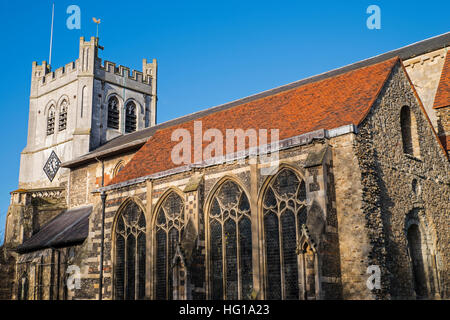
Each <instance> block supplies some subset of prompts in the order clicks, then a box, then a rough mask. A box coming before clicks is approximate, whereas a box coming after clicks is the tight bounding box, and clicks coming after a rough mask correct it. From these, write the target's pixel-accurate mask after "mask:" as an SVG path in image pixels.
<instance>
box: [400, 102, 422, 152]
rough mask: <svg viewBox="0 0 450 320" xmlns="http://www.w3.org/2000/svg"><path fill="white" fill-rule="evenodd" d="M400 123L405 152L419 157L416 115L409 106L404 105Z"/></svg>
mask: <svg viewBox="0 0 450 320" xmlns="http://www.w3.org/2000/svg"><path fill="white" fill-rule="evenodd" d="M400 125H401V130H402V143H403V152H404V153H406V154H409V155H412V156H414V157H417V158H418V157H420V150H419V139H418V135H417V123H416V117H415V116H414V113H412V112H411V109H410V108H409V107H408V106H404V107H403V108H402V109H401V111H400Z"/></svg>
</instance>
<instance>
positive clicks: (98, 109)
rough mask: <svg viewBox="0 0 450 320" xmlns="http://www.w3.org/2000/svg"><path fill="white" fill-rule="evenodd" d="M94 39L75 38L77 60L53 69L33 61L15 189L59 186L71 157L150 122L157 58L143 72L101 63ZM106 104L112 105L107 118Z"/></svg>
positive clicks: (61, 184)
mask: <svg viewBox="0 0 450 320" xmlns="http://www.w3.org/2000/svg"><path fill="white" fill-rule="evenodd" d="M99 49H103V48H102V47H101V46H99V44H98V38H95V37H92V38H91V40H90V41H85V39H84V38H81V39H80V49H79V58H78V59H77V60H76V61H75V62H71V63H69V64H67V65H65V66H64V67H61V68H59V69H57V70H55V71H53V72H52V70H51V66H49V65H48V64H47V62H45V61H44V62H43V63H42V65H38V64H37V63H36V62H34V63H33V68H32V77H31V94H30V111H29V120H28V139H27V146H26V147H25V149H24V150H23V151H22V154H21V163H20V177H19V188H24V189H30V188H31V189H35V188H48V187H61V186H64V185H65V184H66V183H67V172H68V170H67V169H64V168H59V164H60V163H62V162H65V161H70V160H73V159H75V158H77V157H80V156H82V155H84V154H87V153H88V152H90V151H92V150H94V149H96V148H97V147H99V146H101V145H103V144H105V143H106V142H107V141H109V140H111V139H113V138H115V137H117V136H119V135H122V134H125V133H131V132H134V131H138V130H141V129H144V128H147V127H149V126H153V125H155V121H156V70H157V64H156V60H153V62H152V63H147V60H146V59H144V60H143V66H142V72H139V71H135V70H133V72H132V74H131V75H130V69H129V68H127V67H124V66H119V67H116V66H115V64H114V63H111V62H109V61H105V63H104V65H103V66H102V65H101V59H100V58H99V57H98V50H99ZM108 108H109V109H111V108H113V109H115V110H116V113H115V116H111V115H110V116H109V119H108Z"/></svg>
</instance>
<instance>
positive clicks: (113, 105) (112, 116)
mask: <svg viewBox="0 0 450 320" xmlns="http://www.w3.org/2000/svg"><path fill="white" fill-rule="evenodd" d="M108 128H111V129H119V100H118V99H117V97H111V98H110V99H109V101H108Z"/></svg>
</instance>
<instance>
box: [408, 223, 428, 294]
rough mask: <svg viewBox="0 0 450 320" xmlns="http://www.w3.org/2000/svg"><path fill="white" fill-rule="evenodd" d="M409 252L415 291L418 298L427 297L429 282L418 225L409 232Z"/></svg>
mask: <svg viewBox="0 0 450 320" xmlns="http://www.w3.org/2000/svg"><path fill="white" fill-rule="evenodd" d="M406 237H407V239H408V251H409V256H410V259H411V264H412V271H413V280H414V290H415V292H416V296H417V298H419V299H420V298H425V297H426V296H427V284H426V283H427V281H426V274H425V263H424V259H423V251H424V245H423V242H424V241H423V240H422V235H421V232H420V229H419V226H418V225H417V224H412V225H411V226H410V227H409V228H408V231H407V234H406Z"/></svg>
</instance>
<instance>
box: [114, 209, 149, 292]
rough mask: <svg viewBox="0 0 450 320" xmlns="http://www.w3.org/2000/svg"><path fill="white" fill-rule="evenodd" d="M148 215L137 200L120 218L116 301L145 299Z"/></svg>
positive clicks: (117, 233)
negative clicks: (146, 217) (146, 215)
mask: <svg viewBox="0 0 450 320" xmlns="http://www.w3.org/2000/svg"><path fill="white" fill-rule="evenodd" d="M145 226H146V222H145V216H144V213H143V212H142V210H141V208H140V207H139V206H138V205H137V204H136V203H135V202H133V201H131V202H129V203H128V204H127V206H126V207H125V208H124V210H123V211H122V213H121V214H120V215H119V217H118V218H117V223H116V230H115V235H116V241H115V249H116V251H115V273H114V275H115V277H114V287H115V291H114V292H115V298H116V299H117V300H123V299H126V300H135V299H143V298H145V259H146V247H145V243H146V236H145Z"/></svg>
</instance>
